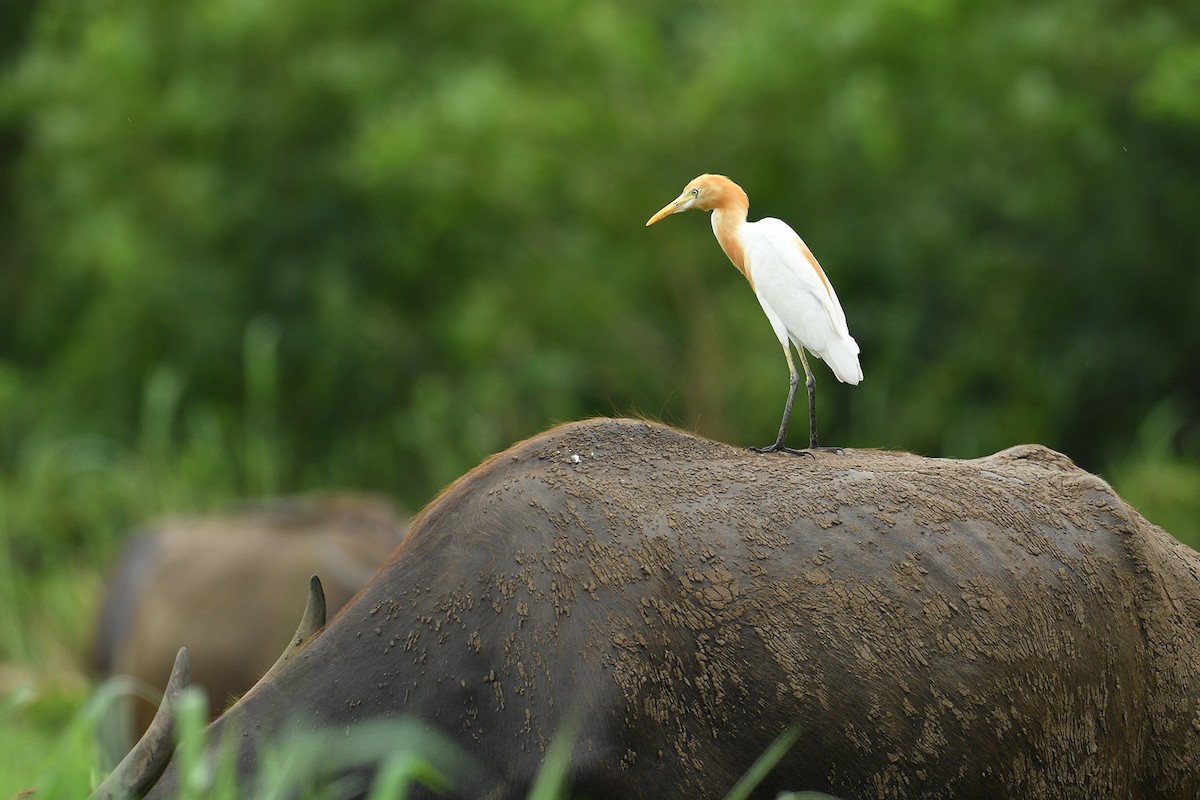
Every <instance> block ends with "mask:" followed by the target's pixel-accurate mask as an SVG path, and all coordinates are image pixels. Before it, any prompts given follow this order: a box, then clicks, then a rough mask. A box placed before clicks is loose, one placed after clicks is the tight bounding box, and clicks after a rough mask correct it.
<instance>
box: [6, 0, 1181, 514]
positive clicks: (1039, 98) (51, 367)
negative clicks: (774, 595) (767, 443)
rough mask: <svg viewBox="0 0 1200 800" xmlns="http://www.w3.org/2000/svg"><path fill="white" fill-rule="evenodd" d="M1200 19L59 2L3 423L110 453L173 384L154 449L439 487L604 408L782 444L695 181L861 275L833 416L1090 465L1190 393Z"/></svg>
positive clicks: (322, 478)
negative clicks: (855, 364) (679, 200)
mask: <svg viewBox="0 0 1200 800" xmlns="http://www.w3.org/2000/svg"><path fill="white" fill-rule="evenodd" d="M1189 14H1190V15H1191V16H1194V15H1195V14H1194V12H1189V11H1187V10H1185V9H1182V8H1180V9H1174V10H1167V9H1161V8H1155V9H1151V8H1145V9H1142V8H1140V7H1137V8H1134V7H1128V6H1124V5H1121V4H1118V3H1114V2H1102V3H1084V2H1082V1H1081V0H1060V2H1057V3H1053V4H1049V5H1046V4H1043V5H1041V6H1038V7H1036V8H1035V7H1032V6H1029V7H1024V6H1013V5H1012V4H1005V3H996V2H985V3H975V4H969V5H961V4H956V3H952V2H946V1H945V0H938V1H937V2H917V1H916V0H903V1H901V0H886V1H885V0H879V1H878V2H872V3H865V4H862V3H857V4H851V5H845V4H835V3H809V4H799V5H797V4H790V3H787V4H785V3H773V2H763V3H754V4H743V5H741V6H737V7H736V8H735V7H732V6H731V7H728V8H724V7H720V6H714V5H693V6H686V7H679V6H678V5H676V4H666V3H658V4H653V3H652V4H650V5H649V6H646V7H645V8H644V9H643V10H642V12H641V13H639V14H638V15H630V14H625V13H623V12H622V9H621V8H620V7H619V6H617V5H616V4H614V3H607V2H601V3H594V4H589V5H588V7H587V8H586V9H577V8H575V7H573V6H567V5H565V4H562V3H558V2H554V0H541V2H538V3H533V4H524V5H522V7H521V8H519V9H517V8H510V7H508V6H503V5H497V4H494V3H490V2H485V1H484V0H474V1H473V2H467V3H460V4H455V5H454V6H452V7H451V8H446V9H437V10H405V11H397V9H396V8H395V7H394V6H392V5H389V4H385V3H380V2H365V3H358V4H354V6H353V8H348V9H340V8H339V9H333V8H331V7H329V5H328V4H325V3H316V2H301V3H299V4H296V3H289V4H287V5H286V6H284V5H282V4H281V3H279V2H278V0H262V1H261V2H258V3H254V4H249V5H247V4H238V3H229V2H218V1H216V0H210V1H209V2H203V3H200V4H194V3H193V4H187V3H171V2H168V3H165V4H164V3H147V2H145V0H116V1H115V2H111V3H105V4H92V5H89V6H88V7H86V8H84V9H80V8H77V7H75V6H73V5H66V4H62V3H60V2H55V1H53V0H45V2H43V3H41V4H40V5H39V6H38V7H37V9H36V13H35V15H34V17H33V22H32V34H31V36H30V41H29V45H28V47H27V49H26V50H25V51H24V52H23V54H22V57H21V58H19V59H17V60H16V64H15V66H14V68H13V69H12V71H11V72H10V74H9V75H8V78H7V80H6V82H5V84H4V95H3V96H4V97H5V98H6V102H5V107H6V108H7V110H8V119H9V120H10V124H12V125H14V126H16V129H17V130H19V131H20V134H21V137H22V145H23V146H22V147H21V148H20V149H19V151H18V153H17V154H16V156H15V157H14V158H13V159H12V163H13V165H14V170H15V180H14V182H13V184H12V189H11V195H10V197H9V200H10V202H12V203H13V204H14V206H15V216H14V217H13V219H12V223H11V224H10V230H9V233H10V234H11V235H12V236H13V237H14V240H15V244H14V245H13V246H12V247H11V248H10V250H9V252H8V256H9V259H8V261H7V263H6V265H5V268H6V274H7V275H8V276H9V277H10V278H11V281H10V288H11V290H10V291H7V292H5V294H4V297H5V299H4V300H2V301H0V305H2V306H3V309H0V310H2V311H3V312H4V314H3V316H4V318H5V319H6V320H8V321H9V322H8V324H7V325H6V326H5V329H4V330H3V331H2V332H0V336H2V337H3V340H4V345H5V346H4V352H5V353H6V354H7V355H6V356H5V358H4V359H3V362H2V366H3V370H2V371H0V375H3V376H4V377H3V380H0V387H4V388H0V400H3V401H4V405H5V406H6V408H5V410H7V411H8V412H10V413H8V414H6V415H5V420H6V422H5V424H4V430H3V433H2V434H0V442H3V443H6V447H7V451H8V452H9V453H13V452H19V450H20V448H21V446H22V444H23V443H24V442H26V441H29V438H30V437H34V436H41V437H50V438H52V439H53V438H58V437H61V436H64V435H71V434H75V433H79V432H88V433H96V434H100V435H102V436H105V437H112V440H113V441H114V446H115V447H116V448H117V449H118V450H122V449H124V448H127V447H128V446H129V443H130V442H131V441H132V440H133V437H134V436H135V435H136V433H137V426H138V424H139V420H140V419H144V416H145V409H144V408H142V404H144V403H145V402H146V401H147V400H149V399H150V398H148V397H146V396H145V394H144V392H143V388H144V387H147V386H151V385H152V384H153V383H154V381H155V380H158V381H161V380H169V381H170V382H171V383H170V386H169V387H168V388H169V389H170V399H171V401H172V403H173V408H174V410H175V416H174V421H173V424H171V425H169V426H168V427H166V428H165V429H164V428H163V427H162V426H161V425H160V427H159V428H158V429H157V431H158V433H157V435H158V436H159V439H160V442H161V440H162V439H163V438H170V439H173V440H175V441H177V442H178V441H187V440H188V438H189V429H190V430H193V431H194V430H195V427H196V426H200V427H203V428H204V432H203V433H202V434H193V435H204V436H213V437H215V438H217V439H218V440H220V439H224V440H226V441H229V440H231V439H240V440H241V442H240V445H238V446H239V447H244V448H245V450H244V451H243V452H239V453H236V454H235V458H234V461H233V463H231V464H230V465H229V471H230V475H229V478H230V481H231V486H230V488H231V489H232V490H234V491H237V492H240V493H252V492H266V491H275V490H278V489H284V488H290V487H296V486H304V485H310V484H314V483H322V482H333V481H337V482H344V483H352V484H355V485H361V486H364V487H367V488H386V489H388V490H391V491H394V492H395V493H397V494H400V495H402V496H403V498H404V499H405V500H406V501H408V502H409V503H410V504H412V505H420V503H421V502H422V501H423V500H425V499H426V498H428V497H429V496H430V494H431V493H432V492H433V491H434V490H436V488H437V487H438V486H440V485H442V484H444V483H445V482H446V481H448V480H450V479H452V478H453V477H455V476H456V475H458V474H460V473H462V472H463V471H464V470H466V469H468V468H469V467H470V466H471V465H473V464H474V463H475V462H476V461H477V460H478V459H479V458H480V457H482V456H483V455H486V454H487V453H489V452H493V451H495V450H497V449H499V448H501V447H503V446H505V445H507V444H509V443H510V442H512V441H514V440H515V439H518V438H521V437H523V436H526V435H529V434H531V433H533V432H536V431H537V430H539V429H541V428H543V427H545V426H546V425H548V424H550V423H552V422H554V421H556V420H563V419H570V418H575V417H579V416H582V415H587V414H593V413H619V414H624V413H635V412H641V413H647V414H650V415H653V416H663V417H666V418H667V419H670V420H674V421H677V422H679V423H681V424H685V425H688V426H693V427H696V428H698V429H699V430H700V431H702V432H705V433H709V434H711V435H715V436H720V437H725V438H729V439H731V440H733V441H737V442H746V443H750V442H756V441H758V440H759V439H764V440H765V438H767V437H769V435H770V432H771V430H772V428H773V426H774V425H775V420H776V418H777V414H778V406H779V404H780V402H781V400H782V395H783V375H784V371H783V364H782V359H781V358H780V357H779V354H778V353H777V352H776V349H777V348H776V347H775V346H774V345H773V344H771V342H772V339H771V337H770V334H769V331H768V327H767V325H766V324H765V323H764V322H763V321H762V320H761V318H760V315H759V312H758V309H757V307H756V304H755V303H754V301H753V299H752V298H751V297H750V294H749V292H748V291H747V290H746V287H745V286H744V285H743V283H742V282H741V281H740V279H739V278H738V277H737V275H736V273H734V272H733V271H732V270H731V269H729V267H728V265H727V264H725V263H724V262H723V257H722V256H721V254H720V252H719V250H718V249H717V248H716V246H715V244H714V243H713V242H712V241H711V239H710V236H709V235H708V233H707V231H706V230H705V226H704V225H703V224H702V223H701V222H700V221H699V220H698V219H694V218H693V219H686V220H680V221H674V220H673V221H672V222H671V223H670V224H669V225H664V226H662V227H661V228H655V229H654V230H652V231H645V230H642V228H641V222H642V221H643V220H644V219H645V217H646V216H648V214H649V212H650V211H653V210H654V209H655V208H657V207H658V206H659V205H660V204H661V202H662V201H663V200H664V199H666V198H669V197H671V196H672V195H673V194H674V192H676V191H677V190H678V188H679V186H681V185H682V184H683V183H684V182H685V181H686V180H687V179H688V178H690V177H692V175H693V174H695V173H697V172H700V171H703V170H706V169H710V170H721V171H726V172H728V173H729V174H732V175H733V176H734V177H735V178H737V179H739V180H740V181H742V182H743V183H744V184H745V185H746V186H747V187H748V189H749V190H750V193H751V196H752V199H753V202H754V209H755V210H756V211H757V212H759V213H761V214H775V215H779V216H782V217H785V218H787V219H789V220H790V221H792V222H793V223H794V224H795V225H796V226H797V227H798V228H799V229H800V230H801V231H802V232H803V233H804V234H805V235H806V236H807V237H808V239H809V241H810V244H812V246H813V247H814V249H815V250H816V252H817V253H818V255H819V256H820V257H821V258H822V260H823V261H824V262H825V264H826V266H827V268H828V271H829V272H830V274H831V275H832V276H833V278H834V280H835V281H836V282H837V284H838V287H839V290H840V293H841V295H842V298H843V300H844V302H845V304H846V307H847V309H848V315H849V318H850V322H851V326H852V329H853V330H854V332H855V334H856V335H857V337H858V338H859V340H860V342H861V344H862V345H863V360H864V368H865V371H866V375H867V379H866V382H865V383H864V384H863V385H862V386H861V387H859V388H857V389H854V390H850V389H848V388H847V387H842V386H839V385H837V384H836V382H835V381H833V380H831V379H830V378H829V376H828V375H827V374H826V373H824V372H822V373H821V374H820V384H821V389H820V391H821V393H822V409H823V416H824V419H825V426H826V430H827V431H828V433H827V436H828V437H829V438H830V439H831V440H834V441H838V442H841V443H845V444H854V445H860V446H887V447H904V448H910V449H915V450H919V451H925V452H935V453H939V454H945V455H975V454H979V453H982V452H985V451H991V450H994V449H998V448H1000V447H1003V446H1006V445H1009V444H1012V443H1015V442H1018V441H1026V440H1039V441H1044V442H1046V443H1048V444H1050V445H1052V446H1055V447H1059V448H1062V449H1064V450H1066V451H1067V452H1068V453H1070V454H1071V455H1072V456H1074V457H1075V458H1076V459H1077V460H1079V461H1080V462H1081V463H1083V464H1084V465H1085V466H1090V467H1092V468H1099V467H1101V466H1103V463H1102V458H1103V457H1104V455H1105V454H1106V453H1107V452H1109V451H1111V450H1112V448H1113V444H1114V441H1119V440H1120V438H1121V437H1122V436H1123V435H1124V436H1128V434H1129V432H1130V431H1132V430H1133V429H1134V428H1135V427H1136V426H1137V424H1138V423H1139V421H1140V419H1141V418H1142V417H1144V416H1145V415H1146V413H1148V411H1149V410H1150V409H1151V408H1152V407H1153V405H1154V404H1155V403H1156V402H1157V400H1158V398H1160V397H1161V396H1163V395H1164V394H1165V393H1171V394H1172V395H1173V396H1177V397H1179V398H1180V399H1181V403H1182V404H1183V407H1184V408H1185V410H1186V414H1187V425H1188V426H1189V428H1194V427H1195V425H1196V419H1197V413H1196V409H1197V407H1198V406H1200V380H1198V379H1197V377H1196V371H1195V369H1194V364H1195V363H1197V359H1198V357H1200V314H1196V313H1195V311H1196V309H1197V307H1198V304H1200V277H1198V275H1200V274H1198V273H1197V271H1196V269H1195V264H1196V263H1197V257H1198V256H1200V240H1198V238H1197V229H1196V226H1195V225H1194V224H1193V223H1194V219H1195V214H1196V211H1197V205H1196V201H1195V196H1196V195H1195V192H1194V187H1195V184H1196V179H1197V177H1198V176H1197V170H1198V169H1200V167H1198V166H1197V165H1198V164H1200V144H1197V142H1198V141H1200V138H1198V137H1197V136H1196V135H1195V133H1196V128H1197V126H1198V125H1200V119H1198V118H1197V116H1196V108H1197V105H1196V103H1197V102H1198V101H1196V100H1195V97H1196V96H1197V93H1196V92H1193V91H1191V89H1192V88H1193V86H1194V79H1195V74H1194V73H1195V70H1194V66H1195V64H1194V62H1195V58H1194V53H1195V52H1196V49H1197V47H1200V45H1198V43H1197V42H1198V40H1196V39H1195V38H1194V37H1193V36H1191V35H1190V34H1189V31H1194V30H1195V27H1194V26H1192V27H1189V26H1188V25H1187V24H1185V23H1187V22H1188V21H1189ZM1066 42H1069V43H1070V44H1071V46H1065V45H1064V43H1066ZM756 331H757V333H756ZM263 359H266V360H267V361H266V362H264V363H266V364H269V367H266V366H264V364H263V363H259V362H260V361H262V360H263ZM162 375H169V376H171V377H170V378H169V379H164V378H162V377H161V376H162ZM255 375H260V376H261V377H262V381H260V382H256V379H255V377H254V376H255ZM155 376H160V377H158V378H155ZM155 385H157V384H155ZM159 390H163V389H162V387H161V386H160V387H159ZM264 415H265V416H264ZM241 425H244V426H246V429H245V430H244V431H239V430H238V426H241ZM259 437H267V438H268V439H272V440H273V441H274V444H275V446H276V448H277V449H275V450H274V451H270V450H268V449H265V448H264V446H263V444H262V441H261V440H260V439H259Z"/></svg>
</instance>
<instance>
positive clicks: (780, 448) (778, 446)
mask: <svg viewBox="0 0 1200 800" xmlns="http://www.w3.org/2000/svg"><path fill="white" fill-rule="evenodd" d="M746 449H748V450H753V451H754V452H755V453H791V454H792V455H794V456H808V457H809V458H816V456H814V455H813V454H812V453H810V452H808V451H807V450H797V449H796V448H794V447H788V446H786V445H784V444H783V443H781V442H775V443H774V444H769V445H767V446H766V447H748V448H746Z"/></svg>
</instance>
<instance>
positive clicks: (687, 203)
mask: <svg viewBox="0 0 1200 800" xmlns="http://www.w3.org/2000/svg"><path fill="white" fill-rule="evenodd" d="M695 202H696V196H695V195H694V194H692V193H691V192H684V193H683V194H681V195H679V197H676V198H675V199H674V200H672V201H671V202H669V203H667V204H666V205H665V206H663V207H662V208H660V209H659V210H658V213H657V214H655V215H654V216H653V217H651V218H650V219H648V220H646V227H647V228H649V227H650V226H651V225H653V224H654V223H656V222H658V221H659V220H660V219H662V218H663V217H669V216H671V215H672V214H678V213H679V212H680V211H687V210H688V209H689V208H691V207H692V203H695Z"/></svg>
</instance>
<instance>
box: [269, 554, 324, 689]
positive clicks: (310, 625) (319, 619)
mask: <svg viewBox="0 0 1200 800" xmlns="http://www.w3.org/2000/svg"><path fill="white" fill-rule="evenodd" d="M324 627H325V590H324V588H322V586H321V579H320V578H318V577H317V576H316V575H313V576H312V577H311V578H309V579H308V604H307V605H305V606H304V616H303V617H302V618H301V620H300V625H299V627H297V628H296V634H295V635H294V636H293V637H292V640H291V641H290V642H288V645H287V647H285V648H284V649H283V655H281V656H280V657H279V660H278V661H276V662H275V663H274V665H272V666H271V668H270V669H269V670H267V674H266V675H264V676H263V677H262V679H261V680H260V681H259V682H260V683H261V682H262V681H265V680H267V679H268V678H270V677H271V676H273V675H274V674H275V673H276V672H278V671H279V670H281V669H283V665H284V664H286V663H287V662H288V661H290V660H291V659H292V658H293V657H294V656H295V655H296V654H297V653H299V652H300V651H301V650H303V649H304V648H305V647H307V646H308V643H309V642H310V641H312V637H313V636H314V635H315V634H316V632H317V631H319V630H321V628H324Z"/></svg>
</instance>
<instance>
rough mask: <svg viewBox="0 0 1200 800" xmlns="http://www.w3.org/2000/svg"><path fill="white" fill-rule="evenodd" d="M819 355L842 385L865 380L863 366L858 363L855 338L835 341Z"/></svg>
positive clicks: (848, 337) (850, 337)
mask: <svg viewBox="0 0 1200 800" xmlns="http://www.w3.org/2000/svg"><path fill="white" fill-rule="evenodd" d="M817 355H819V356H820V357H821V360H823V361H824V362H825V363H826V364H828V365H829V368H830V369H831V370H833V374H834V376H835V377H836V378H837V379H838V380H839V381H841V382H842V383H849V384H856V383H858V382H859V381H861V380H862V379H863V371H862V365H861V364H859V363H858V342H856V341H854V337H853V336H846V337H844V338H841V339H835V340H834V341H832V342H830V343H829V345H828V346H827V347H826V348H825V350H824V351H823V352H821V353H818V354H817Z"/></svg>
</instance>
